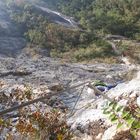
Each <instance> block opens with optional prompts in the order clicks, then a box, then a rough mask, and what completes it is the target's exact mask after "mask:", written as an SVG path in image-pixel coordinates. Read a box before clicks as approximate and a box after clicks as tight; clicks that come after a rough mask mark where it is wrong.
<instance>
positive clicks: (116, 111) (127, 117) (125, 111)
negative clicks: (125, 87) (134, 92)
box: [103, 101, 140, 138]
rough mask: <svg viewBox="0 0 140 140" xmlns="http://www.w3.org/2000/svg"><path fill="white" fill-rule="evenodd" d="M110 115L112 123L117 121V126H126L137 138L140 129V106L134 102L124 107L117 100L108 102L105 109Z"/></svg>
mask: <svg viewBox="0 0 140 140" xmlns="http://www.w3.org/2000/svg"><path fill="white" fill-rule="evenodd" d="M103 113H104V114H107V115H108V116H109V119H110V120H111V122H112V123H117V128H118V129H119V128H121V127H126V128H128V129H129V130H130V132H131V134H132V135H133V136H134V137H135V138H136V137H137V133H138V132H139V131H140V108H139V107H138V106H137V105H136V104H135V103H134V101H132V102H129V104H128V105H127V106H126V107H124V106H121V105H119V104H118V103H116V102H111V103H109V102H108V103H107V105H106V106H105V108H104V111H103Z"/></svg>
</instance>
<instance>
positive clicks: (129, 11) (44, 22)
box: [10, 0, 140, 63]
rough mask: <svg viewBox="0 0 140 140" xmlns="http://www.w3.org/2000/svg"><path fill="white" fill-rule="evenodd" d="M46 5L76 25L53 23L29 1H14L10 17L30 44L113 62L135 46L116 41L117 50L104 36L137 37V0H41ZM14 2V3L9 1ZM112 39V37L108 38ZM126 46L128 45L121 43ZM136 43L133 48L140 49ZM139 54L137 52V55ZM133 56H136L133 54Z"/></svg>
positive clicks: (57, 53)
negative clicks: (20, 2) (74, 26)
mask: <svg viewBox="0 0 140 140" xmlns="http://www.w3.org/2000/svg"><path fill="white" fill-rule="evenodd" d="M43 1H44V2H46V4H48V6H50V7H53V8H55V9H57V10H59V11H61V12H62V13H64V14H66V15H68V16H72V17H74V18H75V19H76V21H77V22H78V23H79V28H77V29H76V28H67V27H64V26H60V25H58V24H54V23H52V21H50V19H49V18H48V15H45V14H44V13H42V12H40V11H39V10H38V9H37V8H35V7H34V6H33V5H32V4H30V5H29V4H27V3H26V4H23V3H22V5H16V4H15V5H14V8H15V7H16V9H18V10H14V8H12V7H10V8H12V12H11V17H12V18H13V20H14V21H15V22H18V23H19V24H22V26H23V27H24V29H25V32H24V35H25V36H26V38H27V40H28V42H29V43H30V46H34V47H35V46H37V47H43V48H47V49H48V52H49V55H50V56H52V57H60V58H64V59H68V60H70V61H91V60H96V61H98V62H108V63H112V62H113V63H114V62H118V59H117V58H118V56H119V55H120V56H121V55H122V54H124V52H125V54H128V56H129V53H128V52H129V51H130V50H132V48H133V47H134V46H135V42H134V43H133V45H132V46H129V45H126V44H124V42H123V41H122V42H120V43H119V46H117V45H118V44H116V43H115V45H116V47H117V49H120V50H119V52H120V53H119V54H116V53H115V52H114V51H113V49H112V45H111V44H110V43H109V42H108V41H107V40H106V39H105V37H106V35H107V34H114V35H121V36H125V37H127V38H129V39H130V40H131V39H133V40H137V41H139V36H140V20H139V17H140V14H139V13H140V12H139V11H140V5H139V3H138V0H133V1H132V0H128V1H121V0H118V1H114V0H113V1H105V0H97V1H96V0H81V1H80V0H69V1H64V0H57V1H56V0H53V1H47V0H43ZM43 1H42V2H43ZM12 6H13V5H12ZM111 41H114V40H111ZM124 46H127V47H124ZM139 48H140V47H139V44H137V47H136V50H135V51H139V50H140V49H139ZM137 57H138V60H139V56H136V58H137ZM133 58H134V59H135V57H133Z"/></svg>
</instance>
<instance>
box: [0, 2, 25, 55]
mask: <svg viewBox="0 0 140 140" xmlns="http://www.w3.org/2000/svg"><path fill="white" fill-rule="evenodd" d="M25 42H26V41H25V39H24V38H23V37H22V36H21V29H19V28H18V27H17V25H15V24H14V23H13V22H12V21H11V19H10V17H9V14H8V10H7V8H6V6H5V4H4V2H2V1H0V54H1V55H3V56H4V55H6V56H14V55H15V54H16V53H18V52H20V51H21V49H22V48H24V47H25V44H26V43H25Z"/></svg>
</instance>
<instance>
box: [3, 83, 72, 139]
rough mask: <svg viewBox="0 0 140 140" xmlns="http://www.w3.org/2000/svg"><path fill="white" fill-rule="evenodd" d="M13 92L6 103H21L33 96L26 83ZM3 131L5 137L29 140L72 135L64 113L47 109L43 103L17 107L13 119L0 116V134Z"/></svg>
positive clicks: (66, 137) (31, 98) (62, 137)
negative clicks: (18, 137)
mask: <svg viewBox="0 0 140 140" xmlns="http://www.w3.org/2000/svg"><path fill="white" fill-rule="evenodd" d="M13 93H15V94H14V95H13V94H12V95H13V96H10V98H9V101H7V103H8V104H9V103H11V102H15V101H16V102H19V103H23V102H27V101H30V100H33V99H34V98H35V97H34V93H33V90H32V88H31V87H29V86H26V85H25V87H24V90H21V89H19V88H17V89H13ZM38 96H39V95H38ZM9 118H10V117H9ZM4 132H7V134H6V137H7V139H15V138H16V136H17V135H19V136H20V137H22V138H27V139H29V140H30V139H38V140H41V139H49V140H70V139H71V138H72V136H73V135H72V133H71V132H70V129H69V126H68V125H67V124H66V120H65V114H63V113H62V112H61V111H59V110H55V109H49V107H48V106H47V105H44V104H43V103H36V104H34V105H30V106H27V107H24V108H22V109H19V110H18V114H17V117H16V118H15V119H12V118H10V119H7V118H5V117H3V118H0V134H1V135H2V134H3V133H4Z"/></svg>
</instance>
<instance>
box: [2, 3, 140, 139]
mask: <svg viewBox="0 0 140 140" xmlns="http://www.w3.org/2000/svg"><path fill="white" fill-rule="evenodd" d="M38 8H40V9H41V10H43V12H47V14H49V13H50V15H52V14H54V15H55V16H59V19H60V17H61V19H62V16H63V15H61V14H60V13H55V12H54V11H50V10H49V9H47V8H45V9H44V8H43V7H38ZM63 20H65V23H64V25H66V24H67V25H69V24H70V25H73V24H74V23H73V22H72V21H71V20H70V19H68V18H67V17H63ZM63 20H61V22H62V21H63ZM57 23H59V24H60V22H58V20H57ZM25 45H26V41H25V40H24V38H23V37H22V36H21V32H20V29H19V28H18V27H17V26H15V24H14V23H13V22H12V21H11V20H10V17H9V15H8V13H7V10H5V5H4V4H3V2H1V1H0V97H1V99H0V111H1V110H3V109H5V108H7V107H10V106H13V105H15V104H20V103H19V102H16V101H15V100H11V96H10V95H11V94H15V93H14V92H13V90H14V89H17V88H19V89H21V90H24V85H26V84H27V85H30V86H31V87H32V88H33V93H34V96H35V98H37V97H38V96H40V95H39V93H41V95H43V94H44V93H45V91H44V89H45V87H47V88H48V87H49V86H52V87H53V88H52V89H50V90H55V88H54V87H58V88H60V87H61V89H65V88H67V87H68V86H72V85H76V84H79V83H82V82H84V81H87V80H90V81H92V80H102V81H104V82H105V83H111V84H113V83H117V84H118V86H117V87H116V88H113V89H112V90H110V91H108V92H106V94H107V95H108V96H109V97H110V98H112V99H118V102H119V101H120V102H121V103H125V104H126V103H127V102H128V100H123V99H122V100H121V99H119V98H123V97H124V98H125V97H132V98H135V99H136V100H137V103H138V105H139V98H138V97H139V96H140V94H139V93H140V77H139V75H140V74H139V73H138V76H137V77H136V78H135V79H133V80H131V81H128V80H130V77H131V79H132V78H133V75H135V74H134V73H136V72H135V71H134V73H132V74H131V75H130V77H129V79H128V78H127V73H129V71H131V70H132V69H133V68H136V67H135V66H133V67H132V65H129V66H128V65H124V64H123V65H122V64H111V65H108V64H80V63H76V64H70V63H64V62H62V60H56V59H53V58H49V57H44V56H35V57H31V56H29V55H27V54H26V53H25V52H24V51H22V50H23V48H24V47H25ZM13 56H14V57H15V58H14V57H13ZM136 69H138V70H139V67H137V68H136ZM126 79H127V80H126ZM122 82H123V83H122ZM81 90H83V92H82V94H81ZM90 91H91V90H90ZM12 97H14V95H13V96H12ZM76 102H77V103H76ZM7 104H8V105H7ZM47 104H49V106H51V107H52V108H60V109H62V110H63V109H67V114H66V115H67V122H68V124H69V125H70V126H71V128H72V129H73V130H74V131H75V134H76V135H77V137H78V138H79V139H80V140H84V139H86V140H88V139H94V140H101V139H102V140H111V139H113V136H114V135H115V134H116V133H117V129H116V125H112V124H111V123H110V122H109V120H108V119H107V117H106V116H105V115H103V113H102V107H103V106H104V104H105V99H104V98H102V97H101V96H95V94H94V91H91V92H89V88H88V87H87V85H84V89H83V86H82V87H78V88H75V89H73V90H70V91H67V92H63V93H62V94H61V95H57V96H52V97H51V99H50V102H49V103H47ZM14 119H15V118H14ZM90 124H92V125H91V127H90ZM90 128H91V129H90ZM112 130H113V132H112ZM3 134H4V133H3ZM0 135H2V134H0Z"/></svg>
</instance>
